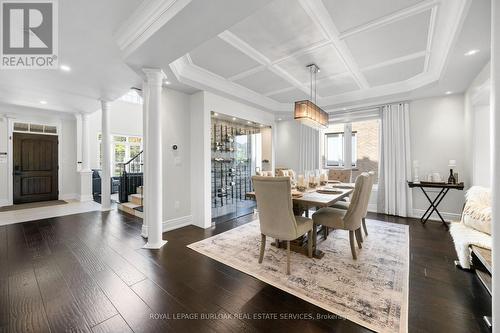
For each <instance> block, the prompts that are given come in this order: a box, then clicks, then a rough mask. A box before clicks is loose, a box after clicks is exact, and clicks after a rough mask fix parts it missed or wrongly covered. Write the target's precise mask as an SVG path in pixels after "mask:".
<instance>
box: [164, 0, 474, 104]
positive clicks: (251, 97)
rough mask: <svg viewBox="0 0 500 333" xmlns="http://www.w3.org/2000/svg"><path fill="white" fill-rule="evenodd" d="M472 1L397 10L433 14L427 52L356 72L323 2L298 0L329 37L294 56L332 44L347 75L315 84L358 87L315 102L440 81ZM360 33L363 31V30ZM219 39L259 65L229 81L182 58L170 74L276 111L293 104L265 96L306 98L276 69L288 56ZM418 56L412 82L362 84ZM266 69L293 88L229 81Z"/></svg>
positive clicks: (228, 37)
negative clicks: (377, 71) (347, 82)
mask: <svg viewBox="0 0 500 333" xmlns="http://www.w3.org/2000/svg"><path fill="white" fill-rule="evenodd" d="M470 1H471V0H454V1H447V2H440V1H425V2H424V3H423V4H421V5H420V6H414V7H411V8H413V9H412V10H409V11H405V12H403V13H401V12H398V14H397V15H396V14H394V15H393V16H391V20H397V19H401V17H402V16H403V14H404V15H410V14H409V13H418V12H421V11H424V10H431V21H430V22H429V36H428V39H427V46H426V50H425V51H420V52H416V53H413V54H410V55H406V56H403V57H398V58H395V59H391V60H388V61H385V62H382V63H379V64H376V65H373V66H369V67H365V68H361V69H360V68H359V67H358V66H357V64H356V63H355V62H354V59H353V58H352V55H351V54H350V51H349V50H348V49H347V45H346V44H345V42H344V41H342V40H341V39H340V38H339V33H338V31H337V29H336V27H335V25H334V24H333V21H332V20H331V17H330V16H329V15H328V13H327V10H326V8H325V7H324V5H323V3H322V2H321V0H299V2H300V3H301V4H302V6H303V7H304V9H305V10H306V12H307V13H308V14H309V15H311V17H312V19H313V20H314V21H315V22H317V24H318V25H319V27H320V28H321V30H322V31H323V32H324V34H325V35H326V36H327V42H322V43H316V44H315V45H312V46H309V47H308V48H306V49H304V50H301V51H298V52H296V53H295V55H297V54H303V53H307V52H311V51H312V50H314V49H316V48H318V47H321V46H323V45H328V43H331V44H332V45H333V47H334V48H335V49H336V50H337V52H338V54H339V57H340V58H341V59H342V61H343V62H344V64H345V66H346V68H347V69H348V71H347V72H344V73H339V74H335V75H332V76H329V77H327V78H321V79H319V80H318V83H321V82H324V81H325V80H328V79H332V78H336V77H338V78H340V77H345V76H352V77H353V78H354V80H355V81H356V82H357V84H358V85H359V86H360V89H359V90H355V91H349V92H346V93H343V94H338V95H333V96H328V97H321V96H319V97H318V104H319V105H321V106H322V107H323V108H324V109H325V110H331V109H335V108H338V106H339V105H342V104H347V103H357V102H358V101H363V100H367V99H379V98H380V100H383V99H384V98H385V99H389V98H392V97H391V96H394V95H398V94H399V95H402V94H405V93H410V92H411V91H412V90H415V89H417V88H420V87H422V86H425V85H427V84H430V83H433V82H435V81H438V80H439V79H440V77H441V75H442V73H443V71H444V69H445V66H446V64H447V61H448V55H449V52H450V49H451V48H452V47H453V45H454V43H455V42H456V39H457V36H458V33H459V31H460V29H461V26H462V24H463V21H464V19H465V16H466V13H467V10H468V8H469V6H470ZM429 6H430V7H429ZM432 6H433V7H432ZM440 12H441V13H440ZM442 13H446V15H443V14H442ZM388 21H389V20H388V18H386V19H385V20H383V22H384V24H386V23H387V22H388ZM381 24H382V22H380V23H377V24H376V25H377V26H380V25H381ZM372 26H375V23H373V22H372ZM364 31H366V29H365V30H364ZM219 38H221V39H222V40H224V41H226V42H227V43H229V44H230V45H232V46H233V47H235V48H237V49H238V50H240V51H242V52H243V53H245V54H247V55H249V56H250V57H251V58H252V59H254V60H255V61H257V62H258V63H259V64H260V65H259V66H257V67H255V68H252V69H250V70H248V71H245V72H244V73H239V74H237V75H235V76H233V77H231V78H230V80H228V79H225V78H223V77H221V76H218V75H216V74H214V73H211V72H209V71H208V70H205V69H203V68H201V67H198V66H196V65H195V64H193V63H192V61H189V58H186V57H183V58H180V59H178V60H176V61H175V62H173V63H172V64H171V65H170V67H171V68H172V71H173V72H174V74H175V75H176V77H177V79H178V80H179V81H180V82H182V83H185V84H189V85H192V86H193V87H196V88H198V89H202V90H207V91H214V92H216V93H218V94H223V95H226V96H232V97H233V98H237V99H239V100H241V101H244V102H247V103H249V104H251V105H254V106H255V105H256V106H259V107H261V108H264V109H266V110H269V111H274V112H285V111H287V112H290V111H291V110H292V109H293V105H292V103H280V102H277V101H276V100H274V99H272V98H270V97H269V96H272V95H275V94H279V93H281V92H286V91H290V90H293V89H294V88H298V89H300V90H301V91H303V92H304V93H306V94H309V90H308V88H307V85H306V84H304V83H301V82H299V81H298V80H296V79H295V78H294V77H293V76H292V75H291V74H290V73H288V72H287V71H285V70H284V69H282V68H281V67H280V66H278V62H279V61H284V60H285V59H286V58H282V59H280V60H278V61H275V62H271V61H270V60H269V59H268V58H267V57H265V56H264V55H263V54H261V53H260V52H258V51H257V50H255V49H254V48H253V47H251V46H250V45H248V44H247V43H246V42H244V41H243V40H241V39H240V38H238V37H237V36H236V35H234V34H232V33H231V32H229V31H225V32H223V33H221V34H219ZM419 57H425V58H426V59H425V63H426V64H427V65H425V66H427V68H426V69H427V70H426V71H424V72H422V73H420V74H418V75H416V76H414V77H412V78H410V79H407V80H404V81H401V82H394V83H390V84H386V85H382V86H376V87H370V86H368V84H367V83H366V84H364V83H363V81H366V79H365V78H364V76H363V74H362V71H365V70H368V69H373V68H379V67H384V66H389V65H393V64H396V63H400V62H403V61H408V60H412V59H416V58H419ZM264 69H269V70H270V71H272V72H274V73H275V74H277V75H279V76H280V77H282V78H284V79H285V80H287V81H288V82H290V83H291V85H292V87H287V88H284V89H279V90H276V91H272V92H268V93H266V94H259V93H256V92H254V91H252V90H250V89H248V88H245V87H243V86H241V85H238V84H237V83H235V82H232V81H234V80H238V79H241V78H243V77H246V76H248V75H251V74H253V73H256V72H258V71H260V70H264Z"/></svg>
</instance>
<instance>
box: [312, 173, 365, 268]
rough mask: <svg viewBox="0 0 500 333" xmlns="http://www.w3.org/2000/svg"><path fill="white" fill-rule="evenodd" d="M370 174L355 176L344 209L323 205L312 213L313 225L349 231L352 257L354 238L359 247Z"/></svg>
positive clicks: (354, 256)
mask: <svg viewBox="0 0 500 333" xmlns="http://www.w3.org/2000/svg"><path fill="white" fill-rule="evenodd" d="M369 181H370V176H369V175H368V173H366V172H363V173H362V174H361V175H359V176H358V178H356V183H355V185H354V191H353V193H352V198H351V201H350V203H349V207H348V208H347V210H346V209H339V208H332V207H324V208H321V209H319V210H318V211H316V212H315V213H314V214H313V215H312V218H313V221H314V224H315V225H322V226H324V227H327V228H333V229H342V230H347V231H349V243H350V245H351V253H352V257H353V259H357V255H356V246H355V244H354V238H356V242H357V243H358V247H359V248H360V249H361V248H362V245H361V237H362V236H361V220H362V218H363V216H364V214H365V211H364V210H365V208H364V206H365V201H366V191H368V184H369Z"/></svg>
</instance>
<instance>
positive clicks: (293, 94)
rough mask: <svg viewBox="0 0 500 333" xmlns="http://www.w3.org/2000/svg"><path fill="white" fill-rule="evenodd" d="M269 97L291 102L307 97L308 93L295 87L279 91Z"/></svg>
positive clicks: (282, 101)
mask: <svg viewBox="0 0 500 333" xmlns="http://www.w3.org/2000/svg"><path fill="white" fill-rule="evenodd" d="M269 97H270V98H272V99H274V100H276V101H278V102H281V103H293V102H295V101H301V100H305V99H309V95H308V94H306V93H304V92H303V91H302V90H299V89H296V88H294V89H293V90H288V91H284V92H280V93H277V94H274V95H269Z"/></svg>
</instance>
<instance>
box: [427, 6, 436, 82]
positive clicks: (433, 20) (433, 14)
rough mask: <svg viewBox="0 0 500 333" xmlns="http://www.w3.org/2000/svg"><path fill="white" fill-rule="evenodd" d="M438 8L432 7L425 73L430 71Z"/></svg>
mask: <svg viewBox="0 0 500 333" xmlns="http://www.w3.org/2000/svg"><path fill="white" fill-rule="evenodd" d="M437 11H438V6H434V7H432V10H431V18H430V21H429V30H428V31H427V52H426V55H425V63H424V72H427V70H428V69H429V61H430V54H431V50H432V40H433V38H434V29H435V28H436V19H437Z"/></svg>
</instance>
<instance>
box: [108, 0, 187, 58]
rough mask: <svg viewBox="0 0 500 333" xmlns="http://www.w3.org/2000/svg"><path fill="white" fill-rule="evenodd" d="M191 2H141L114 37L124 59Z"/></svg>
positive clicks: (177, 0)
mask: <svg viewBox="0 0 500 333" xmlns="http://www.w3.org/2000/svg"><path fill="white" fill-rule="evenodd" d="M191 1H192V0H151V1H143V2H142V3H141V5H140V6H139V7H138V8H137V9H136V10H135V11H134V12H133V13H132V15H131V16H130V17H129V18H128V19H127V20H126V21H125V22H123V24H122V25H121V26H120V27H119V28H118V30H117V31H116V33H115V35H114V37H115V40H116V42H117V44H118V47H119V48H120V50H121V51H122V54H123V56H124V57H127V56H128V55H130V54H131V53H132V52H134V51H135V50H137V48H138V47H139V46H140V45H142V44H143V43H144V42H145V41H146V40H148V39H149V38H150V37H151V36H152V35H153V34H154V33H155V32H157V31H158V30H159V29H160V28H161V27H163V26H164V25H165V24H166V23H167V22H168V21H170V20H171V19H172V18H173V17H174V16H175V15H177V14H178V13H179V12H180V11H181V10H182V9H183V8H184V7H186V6H187V5H188V4H189V3H190V2H191Z"/></svg>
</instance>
